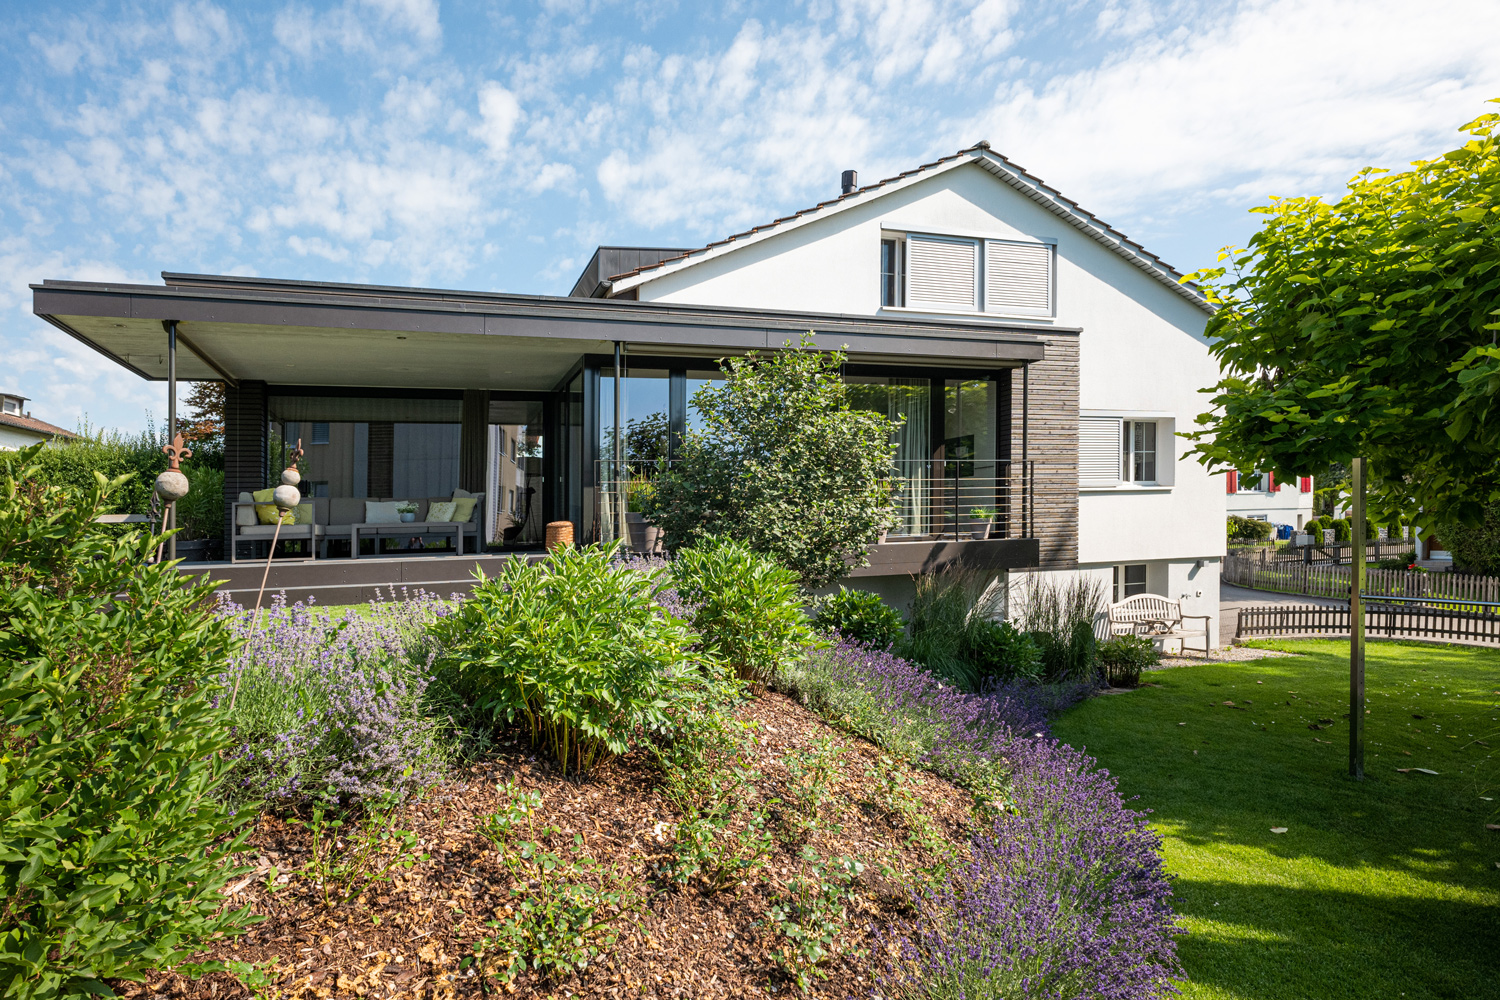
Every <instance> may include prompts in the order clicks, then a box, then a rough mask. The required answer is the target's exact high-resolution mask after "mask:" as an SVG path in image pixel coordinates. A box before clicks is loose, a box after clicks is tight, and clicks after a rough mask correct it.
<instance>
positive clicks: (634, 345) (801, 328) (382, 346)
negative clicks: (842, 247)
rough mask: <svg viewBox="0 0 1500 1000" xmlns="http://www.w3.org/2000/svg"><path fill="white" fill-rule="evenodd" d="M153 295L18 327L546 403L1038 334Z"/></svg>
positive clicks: (857, 322)
mask: <svg viewBox="0 0 1500 1000" xmlns="http://www.w3.org/2000/svg"><path fill="white" fill-rule="evenodd" d="M162 277H163V279H164V280H165V282H166V284H164V285H160V286H158V285H130V284H113V283H97V282H84V281H44V282H42V283H41V284H36V285H32V286H31V289H32V311H33V312H35V313H36V314H37V315H38V316H40V317H42V318H43V319H45V320H46V321H47V322H49V323H51V324H53V325H54V326H56V327H58V328H59V329H61V330H63V331H64V332H66V333H67V334H69V335H70V336H72V337H75V338H77V339H78V340H80V341H82V342H83V343H85V344H88V345H89V346H90V347H92V348H94V349H95V350H96V351H98V352H100V353H101V354H103V355H104V356H106V357H108V358H110V359H111V360H113V361H115V362H116V363H118V364H120V365H122V366H124V367H126V368H128V369H130V370H131V371H133V372H135V373H136V374H138V375H140V376H141V377H142V378H146V379H151V380H164V379H165V378H166V377H167V358H166V353H167V349H166V334H165V332H164V330H163V327H162V323H163V322H164V321H166V320H176V321H177V324H178V327H177V329H178V352H177V377H178V378H179V379H181V380H184V381H237V380H239V379H247V380H256V381H264V382H269V383H275V384H279V385H326V386H346V387H372V388H380V387H403V388H430V389H487V388H508V389H520V390H538V391H546V390H550V389H553V388H555V387H556V386H557V384H558V382H559V381H560V380H561V379H562V378H563V377H564V376H565V375H566V374H567V373H568V372H569V371H570V370H571V369H572V368H573V366H574V365H575V364H576V363H577V361H578V359H579V357H580V356H582V355H584V354H600V353H609V352H612V351H613V350H614V344H615V342H616V341H619V342H621V343H623V344H624V346H625V349H626V351H627V352H628V353H630V354H635V355H641V354H648V355H649V354H655V355H679V356H681V355H688V356H704V357H722V356H725V355H731V354H738V353H743V352H745V351H751V350H766V349H774V348H779V347H781V346H782V345H783V344H784V343H785V342H786V341H788V340H791V341H793V342H797V341H799V340H800V338H801V337H802V335H803V334H804V333H806V332H807V331H809V330H811V331H813V333H814V343H815V344H816V346H818V347H819V348H822V349H825V350H827V349H833V348H843V349H844V350H845V351H846V352H847V353H848V355H849V360H850V361H851V362H855V363H862V364H879V363H897V364H906V365H912V364H916V365H940V366H946V367H965V368H968V367H973V368H990V367H1016V366H1019V365H1024V364H1028V363H1030V362H1033V361H1040V360H1042V358H1043V357H1044V356H1045V345H1044V342H1043V341H1042V339H1041V337H1040V336H1039V335H1040V334H1042V333H1066V332H1077V331H1076V330H1071V329H1068V328H1058V327H1052V326H1042V325H1032V324H1017V323H990V322H982V321H979V322H967V321H963V320H953V321H929V320H913V319H907V318H904V317H903V318H890V317H864V316H848V315H839V314H829V313H802V312H782V311H766V310H753V309H736V308H727V307H714V306H696V305H680V304H675V303H674V304H666V303H653V302H635V301H625V300H620V299H580V298H560V297H552V296H533V295H506V294H499V293H490V292H465V291H448V290H442V289H425V288H394V287H386V286H377V285H344V284H332V283H319V282H297V281H282V280H276V279H260V278H236V277H220V276H212V275H182V274H172V273H164V274H163V275H162Z"/></svg>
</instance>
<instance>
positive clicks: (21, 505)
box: [0, 446, 249, 998]
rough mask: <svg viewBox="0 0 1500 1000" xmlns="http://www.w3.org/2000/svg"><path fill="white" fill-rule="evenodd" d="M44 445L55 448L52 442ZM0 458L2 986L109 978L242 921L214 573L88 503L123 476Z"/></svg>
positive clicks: (96, 984) (106, 504)
mask: <svg viewBox="0 0 1500 1000" xmlns="http://www.w3.org/2000/svg"><path fill="white" fill-rule="evenodd" d="M47 450H49V451H50V450H53V449H47ZM43 454H44V451H43V449H42V448H41V447H40V446H37V447H32V448H28V449H26V450H24V451H22V452H20V453H18V454H12V455H8V456H5V457H4V458H0V468H3V481H0V498H3V502H0V664H3V666H0V994H3V995H5V996H7V997H23V998H30V997H57V996H74V995H78V994H81V993H88V992H97V993H106V994H107V992H108V991H107V989H106V988H105V987H104V985H103V982H102V980H104V979H105V978H121V979H140V978H142V977H143V976H144V974H145V973H146V972H147V971H148V970H150V969H154V968H161V967H171V966H177V965H180V964H181V963H183V962H185V961H186V960H187V959H188V958H189V957H190V956H192V955H195V954H197V953H199V952H201V951H202V950H203V949H204V948H205V947H206V946H207V945H209V944H210V943H211V942H212V941H214V940H215V939H216V938H218V937H220V936H221V935H224V934H228V933H233V932H234V931H235V930H236V929H237V928H239V927H240V926H242V925H243V924H245V923H246V922H247V920H248V911H246V910H239V911H231V910H227V909H225V908H224V902H225V899H224V896H223V893H222V888H223V886H224V883H225V882H226V881H227V880H228V879H229V878H230V877H231V876H232V875H234V874H237V870H236V869H233V868H231V867H230V866H229V865H228V863H227V859H228V857H229V856H230V855H231V854H232V853H233V852H235V851H237V850H239V849H240V848H241V846H242V844H243V840H244V834H243V833H242V832H239V831H240V830H241V828H242V827H243V825H244V822H245V820H247V819H249V816H248V815H245V814H242V815H240V816H238V817H236V816H235V815H234V814H233V813H232V812H231V811H230V810H229V808H228V807H227V806H224V805H222V804H221V803H220V802H219V801H218V800H217V798H216V797H215V793H216V791H217V789H218V786H219V784H220V782H221V780H222V776H223V767H222V765H221V764H220V763H218V761H219V760H220V755H221V754H222V753H223V752H224V751H226V750H227V749H229V742H230V741H229V737H228V735H227V733H226V732H225V730H224V727H223V726H222V724H221V722H220V720H219V718H218V717H217V715H216V713H215V711H214V708H213V698H214V697H215V695H216V694H217V692H218V687H217V685H216V684H215V683H214V679H213V672H214V671H215V670H216V669H217V667H218V664H219V663H220V662H221V661H222V660H223V659H224V658H225V657H227V656H229V655H231V653H232V650H233V638H232V636H231V634H230V632H229V630H228V629H227V628H226V627H225V625H224V623H223V622H222V621H220V620H219V619H217V618H215V617H214V616H213V615H212V614H210V613H209V612H208V611H207V610H206V608H205V605H206V602H207V599H208V596H209V593H210V588H208V587H206V586H199V585H195V584H194V582H193V578H190V577H185V576H182V575H181V574H179V573H177V571H176V570H174V569H171V568H168V567H166V566H164V565H161V564H152V563H151V562H150V559H151V556H152V555H153V554H154V552H155V548H156V544H157V541H158V539H157V538H156V537H154V536H152V535H151V534H150V533H148V532H130V533H124V534H120V533H106V532H101V531H99V530H98V529H97V526H96V525H94V524H93V519H94V518H95V517H96V516H98V514H99V513H101V512H102V511H105V510H108V509H110V508H111V507H112V506H113V505H115V504H116V503H117V502H118V500H117V494H118V491H119V490H120V489H121V488H122V487H123V486H124V485H125V482H124V481H123V480H116V481H113V482H110V483H105V482H104V481H103V479H102V478H100V477H91V478H90V481H89V483H90V485H89V486H88V487H87V488H79V487H77V486H75V485H71V484H68V485H57V484H55V483H51V482H49V480H48V478H47V475H46V471H45V468H44V466H43V465H41V464H39V462H38V461H37V460H38V458H39V457H41V456H42V455H43Z"/></svg>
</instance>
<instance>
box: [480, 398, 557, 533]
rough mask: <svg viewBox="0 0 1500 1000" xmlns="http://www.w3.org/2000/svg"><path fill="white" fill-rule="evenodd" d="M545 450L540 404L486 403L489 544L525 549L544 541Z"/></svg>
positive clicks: (516, 401)
mask: <svg viewBox="0 0 1500 1000" xmlns="http://www.w3.org/2000/svg"><path fill="white" fill-rule="evenodd" d="M546 446H547V441H546V437H545V431H544V428H543V406H542V401H541V400H540V399H534V400H532V399H528V400H491V401H490V414H489V437H488V440H487V442H486V453H487V460H486V469H485V476H486V487H485V492H486V493H487V494H488V495H489V496H492V497H494V503H493V505H492V506H491V507H490V509H491V510H492V511H493V516H492V517H490V518H489V523H488V524H487V525H486V538H487V540H488V541H490V542H492V543H493V542H500V543H502V544H504V545H505V547H507V548H526V547H536V546H540V545H541V544H542V543H543V541H544V540H545V534H546V532H545V522H546V515H545V514H544V513H543V510H544V508H543V504H544V502H545V501H544V492H545V489H546V481H545V479H544V477H543V471H542V460H543V456H544V454H545V450H546Z"/></svg>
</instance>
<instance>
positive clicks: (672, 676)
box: [428, 546, 706, 773]
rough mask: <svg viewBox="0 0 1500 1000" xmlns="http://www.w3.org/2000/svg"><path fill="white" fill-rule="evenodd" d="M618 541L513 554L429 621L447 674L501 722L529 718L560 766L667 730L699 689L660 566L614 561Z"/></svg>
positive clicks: (484, 716)
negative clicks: (654, 569)
mask: <svg viewBox="0 0 1500 1000" xmlns="http://www.w3.org/2000/svg"><path fill="white" fill-rule="evenodd" d="M615 548H616V547H615V546H610V547H608V548H597V547H595V548H585V549H560V550H558V551H556V552H553V553H552V554H551V556H550V558H548V559H547V560H545V561H543V562H537V563H527V562H526V561H524V560H520V559H514V560H510V561H509V562H507V563H506V566H505V568H504V569H503V570H502V571H501V572H500V574H499V575H498V576H496V577H495V578H493V579H489V580H486V579H484V578H483V574H482V572H480V571H476V572H478V573H479V575H480V583H479V584H478V585H477V586H476V587H475V588H474V591H473V593H472V594H471V595H470V597H469V598H468V599H467V600H464V601H461V602H459V604H458V605H457V607H456V608H455V610H454V613H453V614H451V615H448V616H446V617H444V618H440V619H438V620H437V621H435V622H433V623H432V624H431V625H429V626H428V629H429V632H430V634H431V635H432V636H433V638H434V639H435V640H436V642H437V643H438V648H439V654H438V658H437V660H436V663H435V666H436V667H437V669H438V671H439V674H440V676H441V678H442V679H443V680H444V681H445V682H446V683H447V684H448V685H449V686H450V687H451V688H452V689H453V691H454V692H455V693H456V694H457V695H458V696H460V697H462V698H464V699H466V700H467V701H468V702H469V704H470V705H471V707H472V711H473V713H474V715H475V716H476V718H477V719H478V720H480V721H481V722H484V723H487V724H489V725H491V726H494V727H499V726H503V725H507V724H511V723H516V722H520V723H524V725H525V726H526V728H527V730H528V731H529V733H530V736H531V739H532V742H533V744H537V745H541V746H543V747H545V748H546V749H547V750H548V751H549V752H551V753H552V755H553V756H554V757H555V758H556V759H557V762H558V764H559V765H560V766H561V767H562V770H563V771H564V773H568V772H574V773H583V772H585V771H587V770H588V769H589V768H590V767H592V766H593V765H594V764H595V763H597V762H598V761H599V760H601V759H603V758H604V757H605V756H607V755H610V754H619V753H624V752H626V751H627V750H629V749H630V747H631V746H632V745H633V741H634V740H635V739H636V738H637V736H638V734H640V733H641V732H643V731H645V732H650V731H659V730H663V729H667V728H670V726H671V725H672V720H673V718H674V713H675V712H676V711H677V710H679V709H681V708H682V707H683V706H684V705H685V704H686V703H690V702H692V701H694V700H696V699H698V698H701V697H702V696H703V694H704V690H705V684H706V681H705V679H704V677H703V675H702V674H701V672H699V671H698V670H696V669H694V668H695V657H694V655H693V654H692V652H691V651H690V645H691V643H692V641H693V638H694V637H693V635H692V633H690V632H689V631H688V630H687V629H686V628H685V627H684V626H683V625H682V624H681V623H680V622H678V621H677V620H676V619H674V618H671V617H670V616H668V615H667V614H666V613H665V612H664V611H662V609H661V608H660V607H658V606H657V605H656V603H654V598H655V597H656V594H657V592H658V591H659V590H660V589H661V585H662V579H661V576H660V574H659V573H647V572H641V571H638V570H633V569H626V568H623V567H620V566H617V565H615V564H614V553H615Z"/></svg>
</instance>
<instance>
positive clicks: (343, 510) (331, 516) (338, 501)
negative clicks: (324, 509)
mask: <svg viewBox="0 0 1500 1000" xmlns="http://www.w3.org/2000/svg"><path fill="white" fill-rule="evenodd" d="M364 519H365V502H364V500H362V499H360V498H359V497H333V498H332V499H330V500H329V501H328V523H329V524H338V525H346V524H360V523H361V522H363V521H364Z"/></svg>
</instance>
